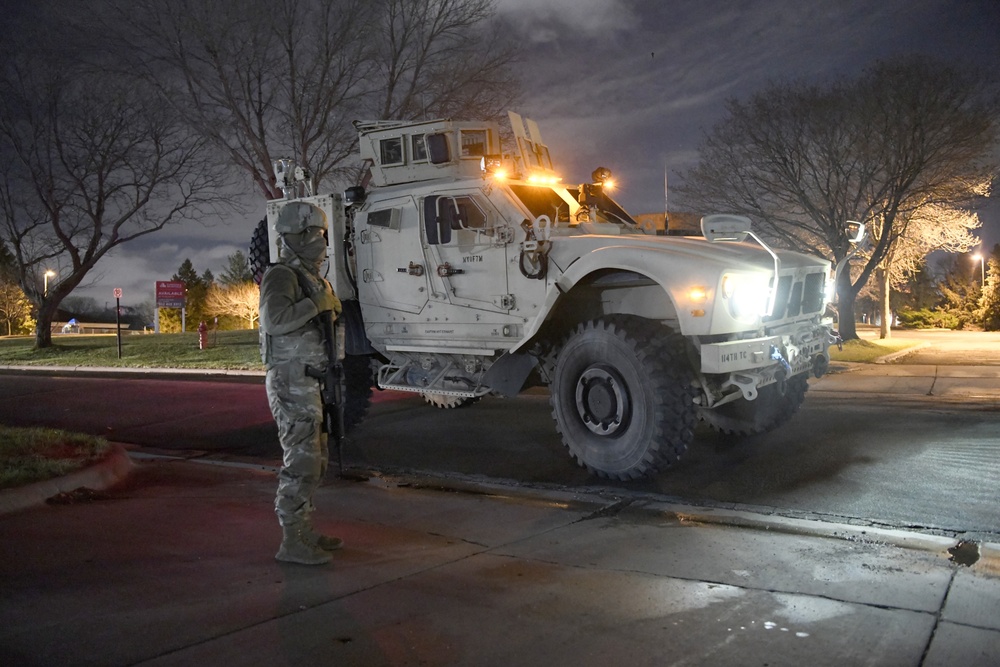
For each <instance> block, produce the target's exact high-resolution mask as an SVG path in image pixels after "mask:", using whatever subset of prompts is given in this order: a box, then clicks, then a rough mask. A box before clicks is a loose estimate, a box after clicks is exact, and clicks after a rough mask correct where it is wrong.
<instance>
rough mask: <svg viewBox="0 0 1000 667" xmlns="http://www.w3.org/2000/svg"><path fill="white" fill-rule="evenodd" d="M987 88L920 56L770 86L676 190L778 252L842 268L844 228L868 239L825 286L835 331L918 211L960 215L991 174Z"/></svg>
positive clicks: (979, 79) (844, 327) (734, 110)
mask: <svg viewBox="0 0 1000 667" xmlns="http://www.w3.org/2000/svg"><path fill="white" fill-rule="evenodd" d="M989 91H995V87H990V85H989V81H988V80H987V79H986V77H985V75H982V74H980V73H975V72H972V71H956V70H953V69H950V68H947V67H944V66H942V65H938V64H935V63H932V62H930V61H927V60H924V59H905V60H900V61H893V62H887V63H881V64H879V65H877V66H875V67H873V68H872V69H870V70H868V71H867V72H865V73H864V74H863V75H862V76H861V77H859V78H858V79H856V80H840V81H837V82H834V83H833V84H831V85H829V86H827V87H824V88H821V87H818V86H810V85H805V84H772V85H771V86H769V87H768V88H767V89H766V90H764V91H762V92H761V93H758V94H756V95H754V96H753V97H751V98H750V99H749V100H748V101H746V102H739V101H735V100H734V101H730V102H729V103H728V106H727V110H728V116H727V118H726V119H724V120H723V121H722V122H721V123H719V124H718V125H717V126H716V127H715V128H713V129H712V130H711V131H710V132H709V134H708V135H707V136H706V138H705V139H704V141H703V143H702V147H701V161H700V163H699V165H698V166H696V167H695V168H694V169H692V170H690V171H689V172H688V173H687V174H685V184H684V186H682V187H681V188H679V190H680V191H681V193H682V194H683V195H684V197H685V198H686V199H687V201H688V203H689V205H693V206H700V207H703V208H707V209H716V208H718V207H722V208H724V209H727V210H729V211H732V212H737V213H744V214H747V215H750V216H752V217H754V218H755V219H756V221H757V223H758V225H759V228H760V230H761V231H762V232H763V233H764V234H765V235H767V236H768V237H770V238H771V239H773V240H775V242H777V243H779V244H781V245H784V246H786V247H792V248H797V249H801V250H803V251H806V252H812V253H819V254H823V255H826V256H829V257H832V259H834V260H835V261H840V260H841V259H843V258H844V257H845V256H846V255H847V253H848V252H849V251H850V247H849V244H848V241H847V238H846V235H845V233H844V225H845V222H846V221H847V220H859V221H862V222H865V223H867V224H868V225H869V227H870V228H871V229H872V230H873V232H874V234H873V238H872V246H871V249H870V252H869V253H868V254H867V257H866V258H865V260H864V263H863V266H862V268H861V270H860V271H858V272H856V273H854V274H852V273H851V272H848V271H844V272H843V273H842V274H841V276H840V284H839V285H838V286H837V293H838V296H839V309H840V327H841V334H842V335H844V336H845V338H855V337H857V333H856V331H855V326H854V302H855V299H856V297H857V295H858V293H859V292H860V290H861V289H862V288H863V287H864V286H865V284H866V283H867V282H868V280H869V278H870V277H871V275H872V273H873V272H874V271H875V270H876V269H877V267H878V266H880V265H881V264H882V263H883V262H884V261H885V260H886V258H887V257H890V251H891V250H892V248H893V247H894V246H895V244H897V243H898V242H899V240H900V239H901V238H904V237H905V236H906V235H907V229H908V224H909V221H910V220H913V219H915V217H916V215H917V213H918V211H919V210H920V209H921V208H922V207H925V206H944V207H949V208H953V209H960V208H963V207H967V206H969V205H970V204H971V203H972V202H973V201H974V200H975V199H976V198H977V197H979V196H981V195H982V193H983V185H984V184H988V183H990V182H991V181H992V180H993V178H994V177H995V176H996V174H997V173H998V171H1000V167H998V165H997V159H996V152H995V148H996V144H997V134H998V122H1000V121H998V118H997V114H996V108H997V104H996V96H995V93H989V94H988V92H989Z"/></svg>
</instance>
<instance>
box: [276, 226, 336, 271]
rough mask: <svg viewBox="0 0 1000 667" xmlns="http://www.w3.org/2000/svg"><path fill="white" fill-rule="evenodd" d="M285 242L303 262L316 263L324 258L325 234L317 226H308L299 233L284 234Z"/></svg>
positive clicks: (321, 261)
mask: <svg viewBox="0 0 1000 667" xmlns="http://www.w3.org/2000/svg"><path fill="white" fill-rule="evenodd" d="M285 243H286V244H287V245H288V247H289V248H290V249H291V250H292V252H294V253H295V254H296V255H298V256H299V257H301V258H302V260H303V261H305V262H309V263H312V264H317V265H318V264H322V263H323V260H325V259H326V235H325V233H324V232H323V230H322V229H321V228H319V227H308V228H306V230H305V231H303V232H301V233H299V234H285Z"/></svg>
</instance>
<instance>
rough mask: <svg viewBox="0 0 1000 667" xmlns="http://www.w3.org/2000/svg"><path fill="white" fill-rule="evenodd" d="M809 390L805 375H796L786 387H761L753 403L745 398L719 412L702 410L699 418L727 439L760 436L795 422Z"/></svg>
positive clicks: (718, 410)
mask: <svg viewBox="0 0 1000 667" xmlns="http://www.w3.org/2000/svg"><path fill="white" fill-rule="evenodd" d="M807 389H809V382H808V380H807V379H806V376H805V374H801V375H795V376H792V377H791V378H790V379H789V380H788V381H787V382H785V384H784V387H781V386H779V385H778V384H777V383H775V384H769V385H767V386H766V387H761V388H760V390H759V391H758V392H757V398H755V399H754V400H752V401H748V400H746V399H742V398H741V399H739V400H736V401H733V402H732V403H726V404H725V405H721V406H719V407H717V408H713V409H703V410H699V413H698V416H699V418H701V419H702V420H704V421H705V422H707V423H708V424H709V425H710V426H711V427H712V428H713V429H715V430H716V431H719V432H720V433H724V434H726V435H732V436H751V435H759V434H761V433H767V432H768V431H773V430H774V429H776V428H778V427H779V426H781V425H782V424H784V423H785V422H787V421H788V420H789V419H791V418H792V415H794V414H795V413H796V412H797V411H798V409H799V406H801V405H802V401H804V400H805V398H806V390H807ZM782 390H783V391H782Z"/></svg>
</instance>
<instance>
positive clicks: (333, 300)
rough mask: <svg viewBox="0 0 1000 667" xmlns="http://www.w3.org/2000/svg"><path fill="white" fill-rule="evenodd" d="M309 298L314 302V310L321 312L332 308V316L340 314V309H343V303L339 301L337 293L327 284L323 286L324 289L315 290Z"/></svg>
mask: <svg viewBox="0 0 1000 667" xmlns="http://www.w3.org/2000/svg"><path fill="white" fill-rule="evenodd" d="M309 298H310V299H312V301H313V303H314V304H316V310H317V311H319V312H321V313H325V312H326V311H328V310H332V311H333V315H334V317H336V316H337V315H340V311H342V310H343V309H344V307H343V305H341V303H340V299H338V298H337V295H336V294H334V293H333V290H332V289H331V288H330V285H329V284H327V285H326V286H325V289H323V290H320V291H319V292H316V293H315V294H313V295H311V296H310V297H309Z"/></svg>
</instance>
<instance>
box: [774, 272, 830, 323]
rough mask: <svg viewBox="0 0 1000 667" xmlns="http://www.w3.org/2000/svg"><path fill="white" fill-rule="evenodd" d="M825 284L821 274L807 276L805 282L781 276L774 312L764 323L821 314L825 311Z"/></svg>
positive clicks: (788, 276)
mask: <svg viewBox="0 0 1000 667" xmlns="http://www.w3.org/2000/svg"><path fill="white" fill-rule="evenodd" d="M825 282H826V281H825V276H824V275H823V273H821V272H816V273H809V274H806V276H805V279H803V280H795V278H794V276H790V275H785V276H781V277H780V278H778V289H777V291H776V292H775V296H774V312H773V313H772V314H771V315H770V316H769V317H765V318H764V321H765V322H774V321H776V320H783V319H785V318H790V317H798V316H800V315H811V314H813V313H818V312H820V311H821V310H822V309H823V288H824V283H825Z"/></svg>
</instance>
